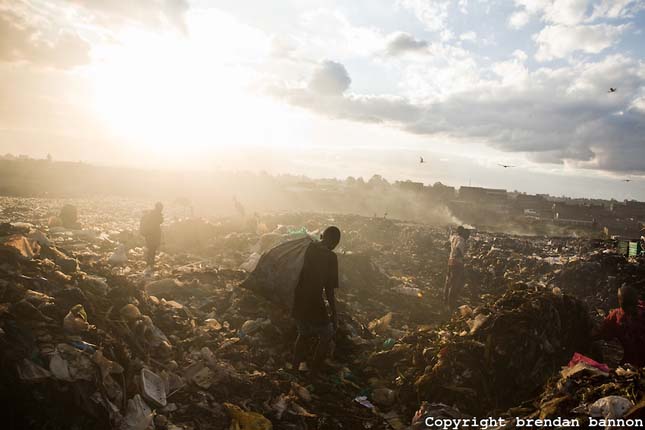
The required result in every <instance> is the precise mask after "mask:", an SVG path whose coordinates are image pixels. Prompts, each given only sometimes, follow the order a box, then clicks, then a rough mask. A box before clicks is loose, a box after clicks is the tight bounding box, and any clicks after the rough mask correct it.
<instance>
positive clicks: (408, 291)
mask: <svg viewBox="0 0 645 430" xmlns="http://www.w3.org/2000/svg"><path fill="white" fill-rule="evenodd" d="M393 290H394V291H396V292H397V293H401V294H403V295H404V296H410V297H418V298H422V297H423V292H422V291H421V290H420V289H418V288H417V287H408V286H407V285H399V286H398V287H395V288H394V289H393Z"/></svg>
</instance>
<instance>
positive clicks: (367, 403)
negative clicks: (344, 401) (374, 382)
mask: <svg viewBox="0 0 645 430" xmlns="http://www.w3.org/2000/svg"><path fill="white" fill-rule="evenodd" d="M354 401H355V402H356V403H358V404H359V405H361V406H364V407H366V408H368V409H374V408H375V407H376V406H374V404H373V403H372V402H370V401H369V400H367V396H357V397H355V398H354Z"/></svg>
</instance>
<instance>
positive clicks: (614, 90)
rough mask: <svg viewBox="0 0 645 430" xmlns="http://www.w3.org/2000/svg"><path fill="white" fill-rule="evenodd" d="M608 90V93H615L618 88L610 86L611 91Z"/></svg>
mask: <svg viewBox="0 0 645 430" xmlns="http://www.w3.org/2000/svg"><path fill="white" fill-rule="evenodd" d="M607 92H608V93H615V92H616V88H613V87H611V88H609V91H607Z"/></svg>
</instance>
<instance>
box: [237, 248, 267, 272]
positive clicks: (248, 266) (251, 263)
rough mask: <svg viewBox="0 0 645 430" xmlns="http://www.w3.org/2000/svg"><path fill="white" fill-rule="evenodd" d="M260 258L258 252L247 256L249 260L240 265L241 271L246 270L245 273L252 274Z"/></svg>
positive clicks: (260, 255)
mask: <svg viewBox="0 0 645 430" xmlns="http://www.w3.org/2000/svg"><path fill="white" fill-rule="evenodd" d="M260 257H262V254H260V253H258V252H254V253H253V254H251V255H250V256H249V258H248V259H247V260H246V261H245V262H244V263H242V264H241V265H240V269H241V270H246V271H247V272H252V271H253V270H255V267H256V266H257V265H258V262H259V261H260Z"/></svg>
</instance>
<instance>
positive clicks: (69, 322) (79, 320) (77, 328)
mask: <svg viewBox="0 0 645 430" xmlns="http://www.w3.org/2000/svg"><path fill="white" fill-rule="evenodd" d="M90 327H91V326H90V324H89V323H88V322H87V312H85V308H84V307H83V305H80V304H79V305H74V306H73V307H72V308H71V309H70V310H69V312H68V313H67V315H66V316H65V319H64V320H63V328H64V329H65V331H67V332H68V333H72V334H80V333H84V332H86V331H88V330H89V329H90Z"/></svg>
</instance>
